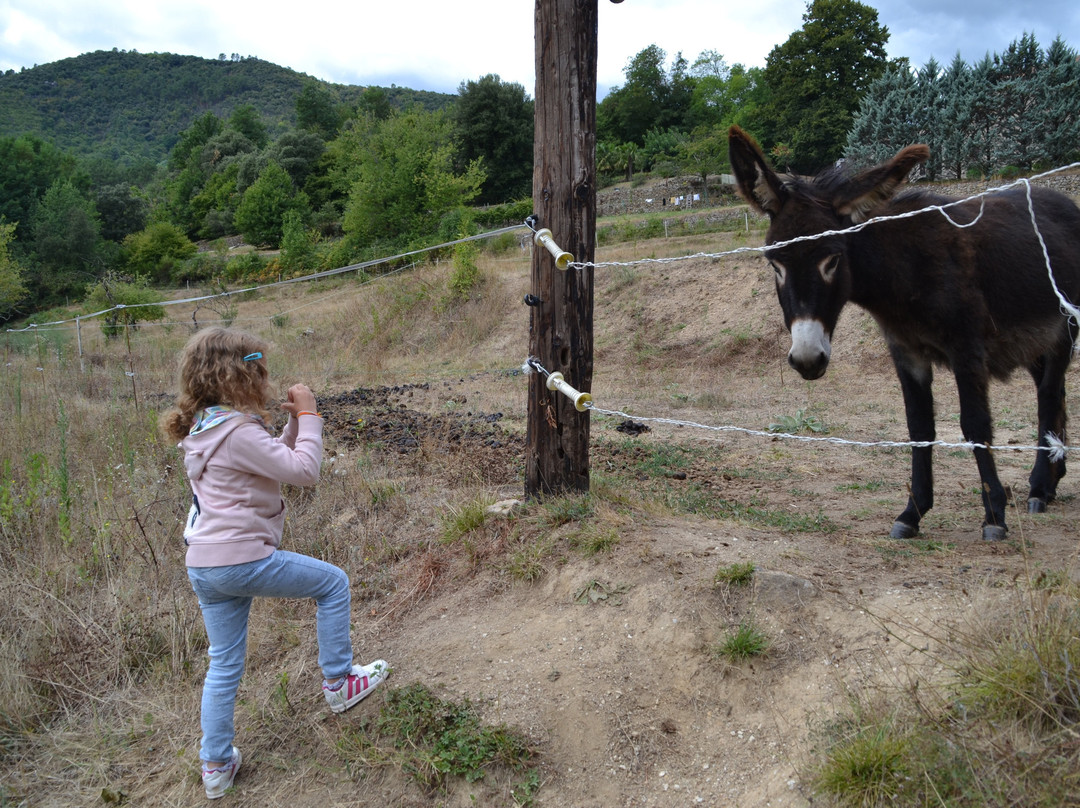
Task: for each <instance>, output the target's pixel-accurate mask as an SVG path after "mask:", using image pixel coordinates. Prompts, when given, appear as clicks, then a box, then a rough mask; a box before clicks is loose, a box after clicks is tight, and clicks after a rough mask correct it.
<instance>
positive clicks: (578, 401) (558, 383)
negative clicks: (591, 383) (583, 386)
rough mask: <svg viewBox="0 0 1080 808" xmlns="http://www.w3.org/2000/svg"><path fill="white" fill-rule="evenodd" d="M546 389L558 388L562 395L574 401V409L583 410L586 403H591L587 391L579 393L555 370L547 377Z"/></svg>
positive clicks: (585, 408)
mask: <svg viewBox="0 0 1080 808" xmlns="http://www.w3.org/2000/svg"><path fill="white" fill-rule="evenodd" d="M547 389H548V390H558V391H559V392H560V393H562V394H563V395H564V396H566V397H567V398H569V399H570V400H571V401H573V402H574V409H576V410H577V411H578V412H585V410H587V409H588V407H587V406H586V405H587V404H592V396H591V395H590V394H589V393H580V392H578V391H577V390H575V389H574V388H573V387H571V386H570V385H569V384H568V383H567V382H566V379H565V378H564V377H563V375H562V374H561V373H559V372H558V371H555V372H554V373H552V374H550V375H549V376H548V378H547Z"/></svg>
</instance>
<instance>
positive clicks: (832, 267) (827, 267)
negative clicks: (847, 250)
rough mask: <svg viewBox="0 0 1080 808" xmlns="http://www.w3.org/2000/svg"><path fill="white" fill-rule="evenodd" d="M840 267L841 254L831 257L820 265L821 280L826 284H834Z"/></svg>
mask: <svg viewBox="0 0 1080 808" xmlns="http://www.w3.org/2000/svg"><path fill="white" fill-rule="evenodd" d="M839 266H840V254H839V253H837V254H836V255H830V256H829V257H828V258H826V259H824V260H823V261H822V262H821V263H819V264H818V272H820V273H821V279H822V280H823V281H825V283H832V280H833V278H834V277H836V270H837V269H838V268H839Z"/></svg>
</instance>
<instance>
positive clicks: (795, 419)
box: [768, 409, 829, 435]
mask: <svg viewBox="0 0 1080 808" xmlns="http://www.w3.org/2000/svg"><path fill="white" fill-rule="evenodd" d="M768 430H769V432H779V433H784V434H787V435H798V434H799V433H800V432H814V433H818V432H828V431H829V428H828V427H827V426H825V424H824V422H823V421H822V420H821V419H820V418H818V417H817V416H816V415H810V414H808V413H807V412H806V410H802V409H800V410H797V411H796V412H795V415H781V416H779V417H778V418H777V419H776V420H775V421H773V422H772V423H771V424H769V426H768Z"/></svg>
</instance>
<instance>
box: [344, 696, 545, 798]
mask: <svg viewBox="0 0 1080 808" xmlns="http://www.w3.org/2000/svg"><path fill="white" fill-rule="evenodd" d="M338 749H339V752H340V754H341V755H342V757H343V758H345V759H346V760H347V761H358V762H362V763H364V764H365V765H368V766H372V765H390V766H394V767H396V768H398V769H400V770H401V771H403V772H405V773H407V774H408V775H409V776H410V777H412V778H413V779H414V780H415V781H416V782H417V783H418V784H419V785H421V787H423V788H424V789H425V790H427V791H429V792H431V791H445V789H446V787H447V782H448V780H449V779H450V778H452V777H461V778H463V779H464V780H465V781H466V782H468V783H475V782H477V781H478V780H481V779H483V778H484V777H485V775H486V774H487V773H488V772H490V771H492V770H494V769H497V768H500V767H502V768H506V769H509V770H511V771H513V772H518V773H524V774H525V780H523V781H522V782H520V783H519V784H517V785H516V786H514V790H515V791H516V792H517V793H518V795H519V797H520V798H521V799H522V800H525V799H526V798H527V799H528V800H531V799H532V796H533V795H534V794H535V792H536V790H537V788H538V787H539V775H538V773H537V772H536V771H535V770H534V769H530V768H529V767H530V764H531V763H532V762H533V753H532V750H531V749H530V746H529V743H528V741H527V740H526V738H525V737H524V735H522V734H521V733H520V732H519V731H517V730H515V729H512V728H510V727H508V726H506V725H504V724H499V725H494V726H492V725H488V724H485V723H484V722H483V721H481V719H480V716H479V714H478V712H477V710H476V708H475V707H474V706H473V704H472V703H471V702H470V701H469V700H468V699H465V700H464V701H462V702H460V703H455V702H451V701H446V700H443V699H440V698H438V697H437V696H436V695H435V694H434V693H432V692H431V690H429V689H428V688H427V687H425V686H424V685H422V684H420V683H414V684H411V685H408V686H406V687H402V688H397V689H394V690H391V691H389V692H388V693H387V695H386V697H385V701H384V703H383V705H382V707H381V708H380V709H379V715H378V716H377V717H376V718H374V719H371V720H369V721H366V722H365V723H364V725H363V726H362V727H361V728H360V729H358V730H353V731H348V732H346V734H345V735H344V736H343V738H342V739H341V740H340V741H339V742H338ZM515 799H518V798H517V797H515ZM518 804H525V802H523V801H522V802H519V803H518Z"/></svg>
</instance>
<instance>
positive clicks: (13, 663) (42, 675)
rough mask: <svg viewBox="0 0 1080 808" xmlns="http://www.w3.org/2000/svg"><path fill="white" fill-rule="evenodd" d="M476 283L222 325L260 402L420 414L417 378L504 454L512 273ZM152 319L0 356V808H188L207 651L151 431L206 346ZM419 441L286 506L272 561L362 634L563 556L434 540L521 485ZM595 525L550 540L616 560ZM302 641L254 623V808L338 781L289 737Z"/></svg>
mask: <svg viewBox="0 0 1080 808" xmlns="http://www.w3.org/2000/svg"><path fill="white" fill-rule="evenodd" d="M479 266H480V270H481V278H482V280H481V283H480V284H479V285H478V287H477V288H476V289H475V290H474V293H473V295H472V296H471V297H470V298H469V299H468V300H465V301H460V300H458V301H454V300H452V298H451V296H450V294H449V293H448V278H449V274H450V272H451V266H450V264H448V263H445V262H444V263H441V264H434V265H430V264H429V265H426V266H420V267H415V268H413V269H411V270H409V271H406V272H403V273H401V274H397V275H395V276H392V277H386V278H376V279H374V280H371V281H367V282H358V280H357V279H350V278H339V279H334V280H329V281H321V282H316V283H312V284H310V285H306V286H305V285H290V286H286V287H282V288H277V289H270V290H266V291H263V292H259V293H255V294H250V295H242V296H239V298H237V299H232V305H231V306H230V307H229V311H228V314H229V315H230V319H229V321H227V324H232V325H234V326H236V327H240V328H244V329H246V330H250V331H253V332H255V333H257V334H259V335H260V336H262V337H264V338H265V339H267V340H268V341H269V343H270V345H271V349H270V352H269V356H268V361H269V366H270V370H271V375H272V377H273V378H274V379H275V380H276V382H277V384H278V387H279V390H280V391H282V392H283V391H284V390H285V389H287V387H288V386H289V385H291V384H293V383H294V382H297V381H304V382H305V383H307V384H309V385H310V386H311V387H312V388H313V389H314V390H315V391H316V395H317V396H319V397H320V399H325V398H326V397H328V396H331V395H333V394H337V393H341V392H343V391H350V390H354V389H356V388H357V387H359V386H364V387H368V388H372V387H377V386H379V385H402V384H409V383H421V382H422V383H424V384H426V385H428V386H429V387H430V388H431V389H432V390H433V391H435V392H433V393H432V395H435V394H436V392H437V389H438V386H439V380H440V379H442V378H455V379H457V378H462V377H467V376H469V375H470V374H475V375H477V377H478V382H477V384H478V385H480V386H482V387H483V389H482V391H481V392H482V395H483V398H484V404H483V406H484V409H485V411H489V412H491V411H501V412H503V413H506V418H505V419H504V420H503V422H502V424H501V425H502V427H503V428H504V429H505V430H507V431H508V432H509V433H511V434H512V433H518V434H521V433H523V431H524V398H525V392H524V388H523V384H522V380H521V378H520V377H517V378H515V377H514V375H513V372H515V371H516V370H517V368H518V367H519V366H520V363H521V361H522V360H523V359H524V358H525V352H526V347H527V346H526V344H525V339H524V325H525V323H526V322H527V320H526V317H527V310H526V309H525V308H524V306H522V305H521V304H520V301H521V298H522V297H523V296H524V294H525V292H526V291H527V289H528V276H529V256H528V254H527V253H524V252H523V253H520V254H516V253H515V254H512V255H506V254H502V255H495V256H492V255H482V256H481V258H480V260H479ZM194 292H195V290H185V295H190V294H193V293H194ZM167 312H168V315H169V317H168V322H166V323H162V324H144V325H143V326H142V327H140V329H139V330H138V331H134V332H132V333H130V334H129V335H127V337H126V338H120V339H114V340H107V339H105V338H104V337H103V336H102V335H101V334H100V332H99V329H98V328H97V327H96V325H95V324H93V323H92V322H90V323H82V324H81V327H80V329H79V330H78V331H76V330H75V328H74V325H69V326H61V327H56V328H53V329H41V330H39V331H36V332H33V333H29V334H8V335H5V336H4V337H3V338H2V339H0V357H2V359H3V367H2V369H0V372H2V373H3V377H4V378H3V384H2V385H0V410H2V411H3V413H4V426H3V431H4V432H3V434H4V439H3V441H2V444H0V469H2V471H3V476H2V478H0V769H2V770H3V771H4V772H5V773H4V774H2V775H0V805H21V804H51V805H86V804H91V803H94V802H96V801H99V800H102V799H104V800H106V801H107V802H108V801H111V800H117V801H127V802H129V803H130V804H135V805H147V804H155V805H180V804H188V803H189V802H190V800H191V799H192V797H193V795H195V798H196V799H197V798H198V796H197V795H200V794H201V787H200V785H199V782H198V759H197V747H198V699H199V691H200V687H201V682H202V675H203V673H204V671H205V665H206V662H205V655H206V639H205V634H204V631H203V627H202V620H201V616H200V614H199V610H198V604H197V601H196V599H195V597H194V596H193V595H192V594H191V591H190V586H189V584H188V582H187V578H186V573H185V569H184V563H183V555H184V547H183V540H182V519H183V517H184V514H185V513H186V509H187V503H188V500H189V497H190V493H189V491H188V488H187V483H186V481H185V479H184V477H183V472H182V467H181V465H180V457H179V454H178V453H177V451H176V450H175V448H174V447H172V446H170V445H168V444H167V443H166V442H164V441H163V439H162V438H161V437H160V435H159V433H158V431H157V418H158V415H159V413H160V411H162V410H163V409H165V408H167V407H168V406H170V405H171V403H172V400H173V397H174V394H175V386H174V373H175V360H176V357H177V355H178V353H179V350H180V348H181V347H182V345H183V344H184V342H185V341H186V339H187V337H188V336H189V335H190V334H191V333H192V329H193V325H192V318H193V316H195V317H197V319H198V321H199V324H200V325H205V324H207V323H208V322H209V321H208V320H207V317H208V316H209V315H211V312H210V311H209V310H208V309H207V308H205V307H203V308H202V309H200V310H198V312H197V313H195V314H194V315H193V313H192V311H191V310H190V309H189V308H186V307H185V306H183V305H181V306H174V307H170V308H169V309H167ZM80 341H81V347H82V353H81V355H80V353H79V350H78V348H79V343H80ZM442 406H443V408H444V409H445V410H446V411H447V412H451V413H452V412H456V411H458V410H463V409H466V408H467V407H468V406H469V405H468V404H466V403H459V402H457V401H449V400H448V401H445V402H443V405H442ZM356 428H357V429H360V428H362V425H358V426H357V427H356ZM421 438H422V439H421V441H420V445H419V449H418V452H417V453H415V455H414V456H411V457H410V458H406V457H402V456H398V455H396V454H395V453H394V452H392V451H391V452H387V451H382V450H380V449H379V447H377V446H374V447H373V446H371V445H368V444H363V443H354V442H349V443H344V442H341V441H336V440H335V439H334V438H333V437H332V436H328V438H327V441H326V444H327V453H328V458H327V459H328V460H329V461H330V462H329V463H328V465H327V467H326V473H325V474H324V478H323V481H322V482H321V483H320V485H319V486H317V487H316V488H315V489H308V490H288V491H286V496H287V498H288V500H289V507H290V518H289V521H288V524H287V527H286V536H285V543H286V544H287V545H288V546H289V547H290V548H291V549H295V550H296V551H298V552H303V553H308V554H311V555H315V556H318V557H320V558H324V559H326V560H328V561H330V562H332V563H336V564H339V565H342V566H344V567H346V568H348V569H349V570H350V575H351V576H352V577H353V579H354V581H355V585H354V600H355V602H356V604H357V606H358V608H363V609H365V610H366V611H369V612H370V614H371V615H372V616H374V617H375V619H376V621H377V622H378V623H382V622H384V621H393V620H396V619H398V618H399V617H400V616H401V615H402V614H404V613H406V612H408V610H409V609H411V608H413V607H414V606H415V605H416V604H417V603H418V602H421V601H422V600H423V599H424V598H425V597H427V596H429V595H430V594H431V593H432V592H433V591H434V590H435V589H437V588H438V587H440V586H443V585H444V581H446V580H452V579H453V578H455V577H456V576H460V575H462V574H466V575H467V574H470V573H471V572H475V571H476V570H479V569H481V568H490V567H492V566H495V567H499V568H501V569H504V570H505V571H506V574H507V576H508V577H509V579H517V580H534V579H535V578H536V577H537V576H538V575H540V574H541V573H542V570H543V569H544V568H545V564H546V563H548V558H549V556H550V555H551V554H552V553H554V552H555V549H554V548H555V547H556V544H557V543H559V542H561V545H560V546H561V547H562V549H561V550H560V551H559V552H566V551H567V550H568V549H571V548H570V546H569V544H568V541H569V540H567V539H566V538H565V537H563V538H561V539H560V538H558V537H550V538H545V536H546V535H547V534H548V533H550V532H551V530H552V529H551V527H550V526H549V525H548V524H546V523H545V521H544V520H543V519H532V520H527V522H518V521H517V520H514V519H511V520H509V521H506V520H503V521H501V522H500V523H499V524H497V525H496V524H489V525H485V524H484V522H483V520H480V521H479V522H478V523H477V524H475V525H466V526H458V527H456V528H452V527H448V521H447V519H448V517H447V514H448V513H453V511H454V509H455V508H456V509H459V510H460V509H462V508H467V507H473V506H472V505H470V504H469V503H474V504H475V503H479V502H484V503H487V502H491V501H494V500H495V499H497V498H505V497H506V496H508V495H510V496H512V495H520V487H519V486H520V485H521V482H520V481H519V482H517V483H515V485H514V488H513V489H511V490H509V491H508V490H506V489H505V488H502V489H493V488H492V487H491V486H490V485H487V484H485V483H484V480H485V479H486V468H485V467H486V463H487V459H486V457H485V456H484V453H483V452H476V451H474V450H472V449H471V448H470V447H468V446H465V447H463V448H462V450H461V451H459V452H455V453H454V454H452V455H449V454H447V453H446V451H445V441H444V440H443V439H442V438H441V437H440V436H439V435H438V434H429V435H425V436H421ZM597 521H598V522H599V523H600V526H599V527H598V526H597V525H595V524H594V525H591V526H587V527H580V526H578V527H577V528H575V532H574V533H573V536H574V540H575V541H579V542H581V543H582V544H583V545H585V546H586V548H587V551H588V552H590V553H592V552H602V551H604V550H605V549H606V548H607V547H609V546H611V545H612V544H613V543H614V541H615V540H616V539H617V528H616V527H614V526H608V527H604V521H605V520H604V519H600V520H597ZM448 530H449V531H450V533H447V531H448ZM451 534H452V535H453V539H452V540H449V541H447V540H445V539H446V536H447V535H451ZM440 539H443V540H442V541H440ZM314 636H315V632H314V608H313V606H311V604H307V603H293V602H266V603H262V602H259V603H257V604H256V606H255V607H254V608H253V612H252V618H251V628H250V633H249V648H248V673H247V674H246V675H245V678H244V681H243V683H242V685H241V691H240V694H239V697H238V701H237V726H238V728H239V732H240V733H241V735H240V736H238V743H243V744H249V745H255V746H258V748H259V749H260V756H261V757H262V759H263V760H264V761H265V762H266V763H268V765H271V766H275V767H277V768H280V769H281V775H282V777H281V782H280V788H279V790H278V791H277V792H276V793H275V797H274V800H280V802H281V803H285V802H291V803H292V804H293V805H298V804H302V803H297V802H296V801H295V799H294V798H293V797H292V796H290V795H295V794H300V793H303V790H304V785H305V783H306V782H308V781H309V780H310V778H311V776H312V772H311V771H310V766H309V765H308V763H305V761H307V762H309V763H310V762H311V761H316V760H317V761H319V763H318V764H317V766H318V767H319V768H320V769H324V768H326V767H329V768H331V769H333V770H334V771H336V772H338V773H337V774H336V775H335V777H344V778H345V780H346V781H348V779H349V776H350V775H349V774H348V773H347V772H346V771H344V770H343V769H342V766H343V765H344V764H345V763H347V761H345V760H343V759H342V758H341V756H340V755H339V753H338V751H337V740H338V739H337V738H336V737H334V734H333V733H332V732H330V731H328V730H327V729H326V728H324V727H323V726H322V724H321V721H319V720H313V719H312V718H311V716H312V714H313V713H318V712H319V711H318V709H317V705H315V704H313V702H314V701H315V700H316V699H318V698H320V695H319V692H318V688H317V685H318V672H317V671H316V670H315V666H314V662H313V661H314V659H315V656H316V654H315V646H314V642H315V640H314ZM148 761H149V762H150V763H151V765H150V766H149V767H147V766H146V765H145V764H146V762H148ZM323 777H325V772H323ZM268 804H269V803H268ZM274 804H277V803H274Z"/></svg>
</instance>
